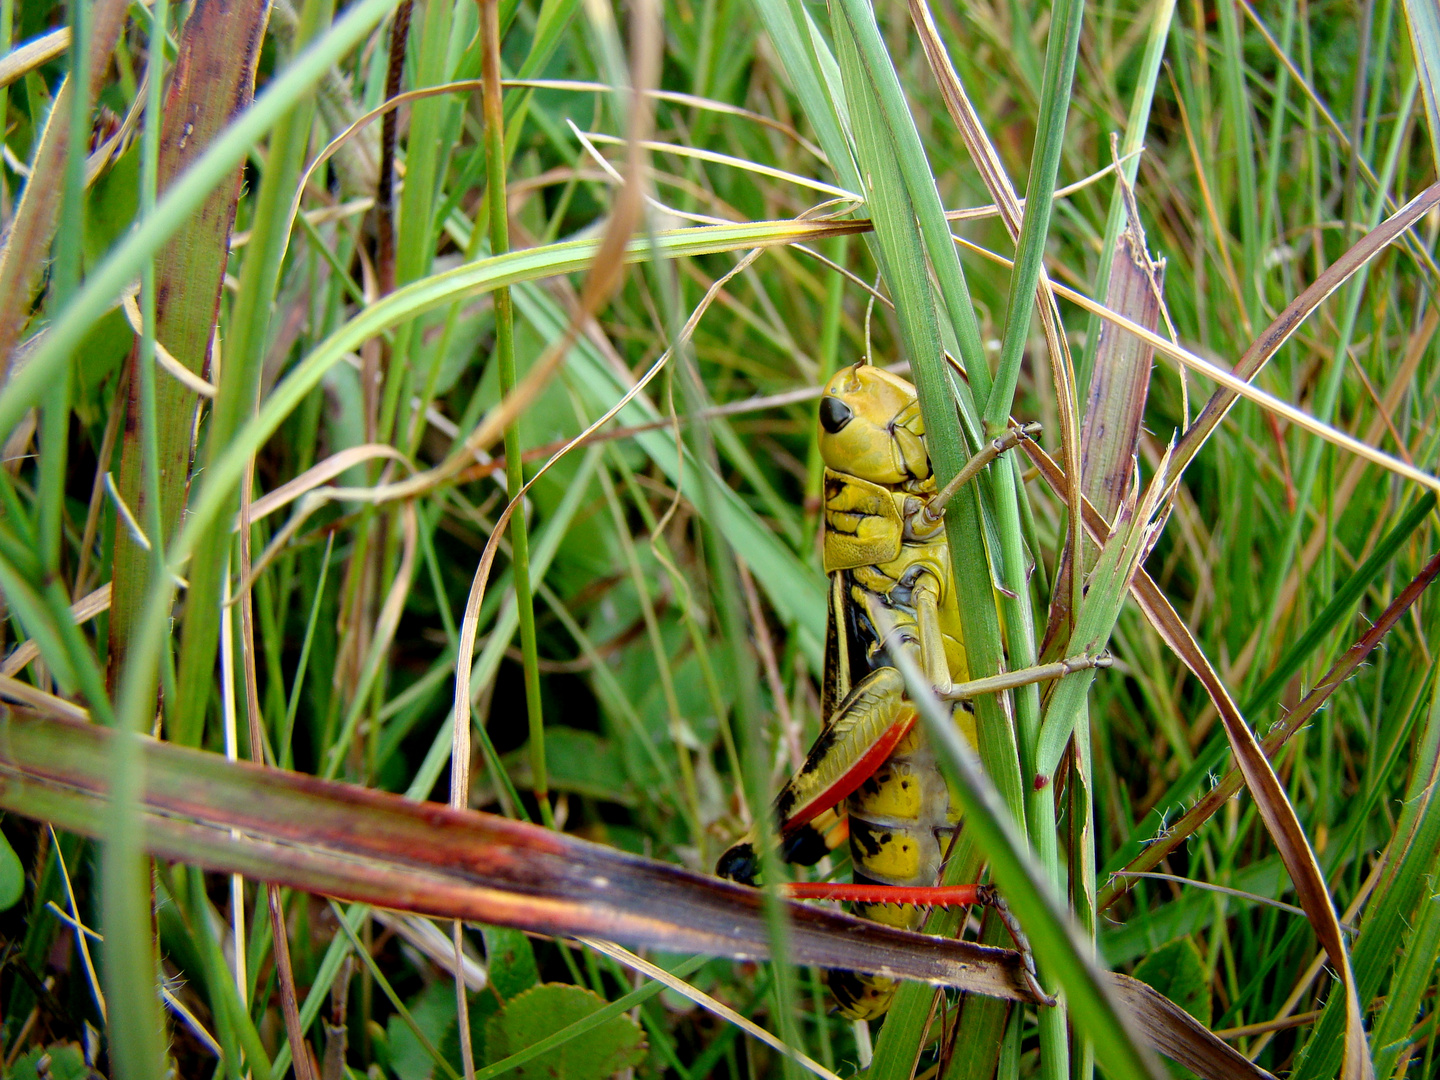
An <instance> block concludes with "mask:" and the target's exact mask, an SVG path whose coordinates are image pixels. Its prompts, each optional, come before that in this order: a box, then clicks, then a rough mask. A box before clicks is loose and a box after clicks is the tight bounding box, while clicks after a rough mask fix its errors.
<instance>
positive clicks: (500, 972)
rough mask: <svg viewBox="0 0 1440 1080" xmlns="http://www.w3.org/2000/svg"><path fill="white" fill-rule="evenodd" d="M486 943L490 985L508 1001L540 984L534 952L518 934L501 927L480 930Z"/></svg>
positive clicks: (523, 937)
mask: <svg viewBox="0 0 1440 1080" xmlns="http://www.w3.org/2000/svg"><path fill="white" fill-rule="evenodd" d="M480 932H481V935H482V936H483V937H484V939H485V960H486V962H487V963H488V964H489V968H490V985H491V986H493V987H494V988H495V992H496V993H497V994H499V995H500V996H501V997H502V998H505V999H506V1000H507V1001H508V1000H509V999H510V998H513V997H515V996H516V995H517V994H519V993H521V992H522V991H525V990H529V989H530V988H531V987H532V986H534V985H535V984H536V983H538V982H539V981H540V968H539V966H538V965H537V964H536V963H535V950H534V949H532V948H531V947H530V939H529V938H527V937H526V936H525V935H524V934H522V933H521V932H520V931H519V930H511V929H509V928H508V927H503V926H486V927H482V928H481V931H480Z"/></svg>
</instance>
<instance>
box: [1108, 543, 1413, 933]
mask: <svg viewBox="0 0 1440 1080" xmlns="http://www.w3.org/2000/svg"><path fill="white" fill-rule="evenodd" d="M1437 576H1440V554H1437V555H1435V556H1433V557H1432V558H1431V559H1430V561H1429V562H1427V563H1426V564H1425V566H1424V568H1423V569H1422V570H1421V571H1420V573H1419V574H1417V575H1416V576H1415V578H1414V580H1412V581H1411V582H1410V583H1409V584H1408V585H1406V586H1405V588H1404V589H1402V590H1401V591H1400V594H1399V595H1398V596H1396V597H1395V599H1394V600H1392V601H1391V602H1390V605H1389V606H1388V607H1387V608H1386V609H1385V610H1384V612H1382V613H1381V615H1380V617H1379V618H1378V619H1376V620H1375V623H1374V624H1373V625H1372V626H1371V627H1370V628H1369V629H1368V630H1366V631H1365V633H1364V634H1362V635H1361V637H1360V639H1359V640H1358V641H1356V642H1355V644H1354V645H1352V646H1350V648H1349V649H1347V650H1346V651H1345V654H1344V655H1343V656H1341V657H1340V659H1339V660H1337V661H1335V663H1334V664H1333V665H1331V667H1330V670H1329V671H1327V672H1326V673H1325V677H1324V678H1322V679H1321V680H1320V682H1319V683H1317V684H1316V685H1315V687H1314V689H1312V690H1311V691H1310V692H1309V693H1308V694H1306V695H1305V697H1304V698H1302V699H1301V701H1300V703H1299V704H1298V705H1296V706H1295V708H1294V709H1293V710H1292V711H1291V712H1289V713H1287V714H1286V715H1285V718H1284V719H1283V720H1282V721H1281V722H1280V723H1279V724H1277V725H1275V727H1274V728H1273V729H1272V730H1271V731H1270V733H1269V734H1268V735H1266V736H1265V741H1264V742H1263V743H1262V744H1261V745H1262V747H1263V748H1264V751H1265V755H1266V757H1268V758H1270V759H1271V760H1274V758H1275V756H1276V755H1277V754H1278V753H1279V752H1280V748H1281V747H1282V746H1284V745H1285V744H1286V743H1287V742H1289V741H1290V739H1291V737H1292V736H1294V734H1295V733H1296V732H1297V731H1299V730H1300V729H1301V728H1302V727H1304V726H1305V725H1306V724H1307V723H1309V722H1310V718H1311V717H1312V716H1314V715H1315V714H1316V713H1317V712H1319V711H1320V709H1321V708H1322V707H1323V706H1324V705H1325V703H1326V702H1327V701H1329V700H1330V697H1331V696H1332V695H1333V694H1334V693H1335V691H1336V690H1338V689H1340V686H1341V684H1342V683H1344V682H1345V680H1346V679H1348V678H1350V676H1351V675H1353V674H1354V672H1355V670H1356V669H1357V668H1358V667H1359V666H1360V665H1361V664H1363V663H1364V662H1365V658H1366V657H1367V656H1369V655H1370V654H1371V653H1372V652H1373V651H1374V650H1375V647H1376V646H1378V645H1379V644H1380V642H1381V641H1382V640H1383V639H1384V637H1385V635H1386V634H1388V633H1389V632H1390V631H1391V629H1392V628H1393V627H1394V626H1395V624H1396V623H1397V622H1399V621H1400V619H1401V618H1402V617H1403V616H1404V615H1405V613H1406V612H1407V611H1409V610H1410V609H1411V607H1413V606H1414V604H1415V602H1416V601H1417V600H1419V599H1420V594H1421V593H1423V592H1424V591H1425V590H1426V589H1428V588H1429V587H1430V585H1431V584H1432V583H1433V582H1434V581H1435V578H1436V577H1437ZM1243 782H1244V779H1243V777H1242V776H1241V774H1240V770H1239V769H1231V770H1230V772H1228V773H1227V774H1226V775H1225V777H1224V778H1223V779H1222V780H1221V781H1220V782H1219V783H1218V784H1216V785H1215V786H1214V787H1213V788H1211V789H1210V790H1209V791H1208V792H1206V794H1205V795H1204V796H1203V797H1202V798H1201V799H1200V801H1199V802H1197V803H1196V804H1195V805H1194V806H1192V807H1191V808H1190V809H1189V810H1188V811H1186V813H1185V816H1184V817H1182V818H1180V820H1179V821H1177V822H1175V824H1174V825H1173V826H1171V827H1170V828H1169V829H1167V830H1166V831H1165V835H1163V836H1160V837H1157V838H1156V839H1155V841H1154V842H1153V843H1151V844H1147V845H1146V847H1145V850H1144V851H1142V852H1141V853H1140V854H1139V855H1137V856H1136V857H1135V858H1134V859H1133V860H1132V861H1131V862H1129V863H1127V864H1126V866H1125V870H1123V871H1121V874H1124V873H1125V872H1126V871H1142V870H1149V869H1150V868H1151V867H1153V866H1158V865H1159V864H1160V861H1161V860H1162V859H1164V858H1165V857H1166V856H1167V855H1169V854H1170V853H1171V852H1173V851H1174V850H1175V849H1176V848H1177V847H1179V846H1180V845H1181V844H1183V843H1185V841H1186V840H1188V839H1189V838H1190V837H1191V836H1192V835H1193V834H1194V833H1195V831H1196V830H1197V829H1198V828H1199V827H1200V826H1201V825H1202V824H1203V823H1204V822H1206V821H1208V820H1209V819H1210V818H1211V817H1212V816H1213V815H1214V814H1215V812H1216V811H1217V810H1219V809H1220V807H1222V806H1224V805H1225V803H1226V802H1227V801H1229V799H1230V797H1231V796H1232V795H1234V794H1235V793H1236V792H1237V791H1239V790H1240V787H1241V784H1242V783H1243ZM1128 887H1129V882H1128V881H1127V880H1126V878H1124V877H1123V876H1121V877H1117V878H1115V879H1114V880H1113V881H1112V882H1111V883H1110V884H1108V885H1106V887H1105V888H1104V889H1103V890H1102V891H1101V893H1100V897H1099V899H1098V901H1097V903H1098V906H1099V907H1100V908H1101V909H1104V908H1106V907H1109V906H1110V905H1111V904H1113V903H1114V902H1115V901H1116V900H1118V899H1119V898H1120V897H1121V896H1122V895H1124V893H1125V891H1126V889H1127V888H1128Z"/></svg>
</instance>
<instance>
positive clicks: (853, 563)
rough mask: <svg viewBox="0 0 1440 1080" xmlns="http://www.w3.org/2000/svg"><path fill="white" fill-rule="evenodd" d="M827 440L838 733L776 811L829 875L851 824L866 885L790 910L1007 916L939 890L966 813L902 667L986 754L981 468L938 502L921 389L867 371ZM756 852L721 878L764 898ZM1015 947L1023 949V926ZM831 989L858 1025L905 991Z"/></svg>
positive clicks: (848, 393) (837, 391)
mask: <svg viewBox="0 0 1440 1080" xmlns="http://www.w3.org/2000/svg"><path fill="white" fill-rule="evenodd" d="M1036 430H1038V426H1036V425H1031V426H1029V427H1027V428H1024V429H1019V430H1017V431H1015V432H1014V433H1013V434H1012V435H1011V436H1010V437H1009V438H1008V439H1006V440H997V442H996V444H994V445H993V446H992V447H990V448H988V456H985V455H981V456H980V457H977V462H978V463H979V464H983V461H988V460H990V459H991V458H993V457H994V456H995V454H996V453H998V452H1000V451H1001V450H1003V449H1004V448H1005V446H1006V445H1013V444H1014V442H1015V441H1017V440H1018V439H1019V438H1023V437H1026V436H1028V435H1031V434H1033V433H1034V432H1035V431H1036ZM819 440H820V455H821V457H822V459H823V460H824V463H825V474H824V500H823V514H824V563H825V572H826V574H828V575H829V578H830V600H829V608H830V612H829V622H828V628H827V633H826V644H825V671H824V676H823V685H822V693H821V709H822V720H823V728H822V730H821V733H820V736H819V738H817V739H816V740H815V744H814V745H813V746H812V747H811V748H810V752H809V754H808V755H807V756H806V759H805V763H804V764H803V765H802V766H801V767H800V770H799V771H798V772H797V773H796V774H795V775H794V776H792V777H791V778H790V780H789V781H788V782H787V783H786V784H785V786H784V787H783V788H781V790H780V793H779V795H778V796H777V797H776V799H775V806H774V813H775V818H776V823H777V825H778V828H779V832H780V842H781V857H782V858H783V859H785V861H787V862H792V863H799V864H801V865H807V866H808V865H814V864H815V863H816V862H818V861H819V860H820V859H821V858H823V857H824V856H825V854H827V853H828V851H829V850H830V849H831V847H832V846H833V845H832V843H831V839H832V838H843V833H844V830H843V829H842V828H841V822H840V818H841V817H842V816H843V817H844V818H846V819H848V826H849V839H850V858H851V863H852V865H853V884H852V885H851V886H848V887H847V886H838V887H837V886H829V885H824V886H813V885H812V886H799V887H795V886H792V887H791V889H790V895H792V896H805V897H812V898H826V899H843V900H849V901H851V902H852V903H853V904H854V910H855V912H856V914H859V915H862V916H864V917H866V918H870V919H874V920H876V921H877V922H882V923H886V924H888V925H891V926H898V927H902V928H905V929H914V928H916V927H918V926H919V925H920V924H921V922H922V921H923V919H924V917H925V906H927V905H936V904H944V903H956V904H960V903H975V902H977V901H978V902H988V903H995V902H996V897H995V895H994V892H993V890H991V889H989V888H988V887H984V886H973V885H972V886H959V887H955V888H951V889H938V888H936V882H937V881H938V879H939V875H940V870H941V864H942V862H943V860H944V857H945V853H946V851H947V849H948V846H949V843H950V841H951V839H952V838H953V836H954V835H955V831H956V828H957V827H958V825H959V823H960V813H959V810H958V807H957V805H956V803H955V802H954V801H953V800H952V798H951V795H950V791H949V789H948V787H947V785H946V783H945V780H944V778H943V777H942V776H941V774H940V770H939V768H938V765H937V763H936V760H935V757H934V753H933V751H932V750H931V748H930V746H929V744H928V742H927V741H926V739H925V738H924V735H923V732H922V731H921V730H920V729H919V728H918V727H917V726H916V719H917V714H916V711H915V708H914V706H913V705H912V704H911V702H910V701H909V699H908V698H907V696H906V692H905V681H904V678H903V677H902V675H901V673H900V670H899V669H898V668H897V667H895V666H894V664H893V662H892V660H891V659H890V655H891V653H892V652H893V651H894V650H896V649H904V650H907V652H908V653H909V655H910V656H911V657H912V658H913V659H914V661H915V663H916V666H917V667H918V669H919V670H920V671H921V672H923V674H924V676H925V678H926V679H927V680H928V681H929V682H930V684H931V685H932V686H933V687H934V689H935V691H936V693H937V694H938V695H939V696H940V697H941V698H942V699H949V700H952V701H953V702H954V705H953V708H952V716H953V719H954V722H955V724H956V726H957V727H958V728H959V729H960V731H961V732H962V733H963V734H964V735H965V737H966V738H967V739H969V741H970V742H971V744H972V745H974V743H975V719H974V706H973V704H971V702H970V701H969V700H966V699H967V698H969V697H973V696H974V695H975V693H977V692H983V691H982V690H981V689H980V686H979V684H971V685H969V686H967V685H965V684H966V683H967V680H968V679H969V670H968V668H967V665H966V660H965V646H964V642H963V637H962V634H961V629H960V607H959V605H960V602H961V598H960V597H959V596H957V595H956V590H955V587H954V578H953V575H952V572H951V564H950V551H949V545H948V544H947V542H946V539H945V529H944V516H943V506H944V503H945V501H946V500H947V499H948V497H949V495H951V494H953V492H954V490H955V489H956V488H957V487H958V483H959V482H963V481H964V479H965V478H966V477H967V476H973V475H974V472H975V471H978V467H979V464H976V466H975V469H973V470H972V469H971V468H970V467H968V466H967V469H966V470H965V471H964V472H963V473H962V475H961V477H957V482H955V483H952V484H951V485H950V486H949V487H948V488H947V490H946V491H945V492H944V493H937V491H936V485H935V477H934V473H933V471H932V469H931V466H930V458H929V455H928V454H927V452H926V449H925V428H924V424H923V422H922V421H921V418H920V403H919V400H918V398H917V396H916V392H915V388H914V387H913V386H912V385H911V384H910V383H908V382H906V381H905V380H904V379H902V378H900V377H899V376H896V375H892V374H890V373H889V372H887V371H885V370H884V369H882V368H877V367H873V366H869V365H865V364H857V365H855V366H853V367H847V368H844V369H842V370H841V371H839V372H837V373H836V374H835V376H834V377H833V378H832V379H831V380H830V381H829V383H827V384H826V386H825V391H824V394H823V396H822V397H821V399H820V433H819ZM981 458H983V461H982V460H981ZM984 602H987V603H990V602H993V601H992V600H991V598H990V597H986V598H984ZM1094 662H1095V661H1093V660H1087V659H1085V658H1081V660H1080V661H1078V664H1079V665H1082V666H1083V665H1084V664H1086V663H1094ZM1053 666H1054V667H1056V668H1057V670H1056V671H1043V672H1042V671H1040V669H1036V676H1037V677H1046V676H1051V677H1053V676H1054V675H1056V674H1060V673H1062V672H1063V671H1064V670H1071V669H1073V668H1074V667H1076V666H1077V662H1076V661H1070V662H1066V663H1065V664H1062V665H1053ZM1016 674H1017V675H1020V674H1022V673H1016ZM1022 681H1028V680H1022ZM756 842H757V841H756V840H755V838H753V837H752V838H747V839H746V840H743V841H741V842H740V843H737V844H735V845H734V846H733V847H731V848H730V849H729V850H727V851H726V852H725V854H724V855H722V856H721V858H720V861H719V864H718V865H717V867H716V872H717V873H718V874H720V876H722V877H727V878H731V879H733V880H736V881H741V882H745V883H747V884H754V883H755V881H756V878H757V876H758V871H759V859H758V856H757V852H756V846H755V845H756ZM1007 925H1011V924H1010V923H1009V922H1008V919H1007ZM1012 932H1014V933H1017V934H1018V931H1017V930H1015V928H1014V927H1013V925H1012ZM1017 940H1020V939H1017ZM1022 949H1023V944H1022ZM1027 960H1028V955H1027ZM829 985H830V990H831V993H832V994H833V995H834V997H835V999H836V1002H837V1003H838V1005H839V1009H840V1012H841V1013H842V1014H844V1015H846V1016H848V1017H851V1018H852V1019H871V1018H874V1017H878V1016H880V1015H882V1014H883V1013H884V1012H885V1010H886V1009H888V1008H889V1005H890V1001H891V999H892V998H893V997H894V994H895V990H896V988H897V984H896V983H895V981H894V980H892V979H887V978H883V977H880V976H873V975H865V974H861V973H858V972H853V971H832V972H830V973H829Z"/></svg>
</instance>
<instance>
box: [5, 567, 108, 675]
mask: <svg viewBox="0 0 1440 1080" xmlns="http://www.w3.org/2000/svg"><path fill="white" fill-rule="evenodd" d="M109 610H110V586H109V584H108V583H107V584H104V585H101V586H100V588H98V589H96V590H95V591H94V592H92V593H89V594H87V595H85V596H83V597H81V598H80V599H79V600H77V601H75V603H73V604H71V605H70V617H71V618H73V619H74V620H75V625H76V626H79V625H80V624H81V623H84V622H88V621H89V620H91V619H93V618H94V617H95V616H96V615H99V614H100V613H101V612H102V611H109ZM39 655H40V646H39V645H37V644H35V639H34V638H31V639H29V640H28V641H22V642H21V643H20V644H19V645H17V646H15V649H14V651H13V652H11V653H10V655H9V656H7V657H5V661H4V663H0V675H4V676H7V677H8V676H12V675H17V674H19V673H20V672H21V671H23V670H24V669H25V666H26V665H27V664H30V663H32V662H33V661H34V660H35V659H37V658H38V657H39Z"/></svg>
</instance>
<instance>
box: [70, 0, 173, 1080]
mask: <svg viewBox="0 0 1440 1080" xmlns="http://www.w3.org/2000/svg"><path fill="white" fill-rule="evenodd" d="M82 6H83V5H82ZM168 16H169V6H168V0H156V3H155V4H154V5H153V7H152V9H151V19H152V24H151V31H150V45H149V55H150V61H149V63H150V65H151V68H152V71H153V77H152V78H150V79H149V80H148V84H147V98H146V103H145V106H146V116H147V117H149V118H151V122H149V123H147V124H146V125H145V131H144V134H143V137H142V138H143V142H142V148H141V154H142V169H141V188H140V210H141V213H142V214H143V213H146V212H153V210H154V206H155V200H156V188H157V179H156V176H157V168H158V163H159V156H160V109H161V87H162V85H163V81H164V80H163V72H164V67H165V61H164V51H165V50H164V46H163V42H164V41H165V37H166V26H167V23H168ZM77 97H81V95H77ZM83 97H84V99H85V100H88V95H84V96H83ZM87 126H88V125H87ZM73 136H74V132H72V150H73V149H74V148H75V142H76V140H74V138H73ZM87 143H88V139H80V140H78V145H79V147H80V150H81V153H80V157H81V160H82V162H83V160H84V154H83V149H84V147H85V146H86V145H87ZM67 220H75V219H71V218H67ZM141 273H142V292H143V294H144V295H142V297H141V302H142V304H143V308H142V318H143V319H144V325H143V328H142V331H143V332H142V337H141V343H140V348H141V356H140V368H141V370H140V376H141V385H140V392H141V408H142V410H144V411H145V412H148V415H144V413H142V421H141V422H142V424H144V426H145V432H144V433H143V435H144V466H145V473H146V480H147V483H148V482H154V484H155V487H153V488H151V490H152V491H155V492H158V491H159V490H160V487H159V476H158V471H159V463H158V462H159V451H158V447H157V445H156V430H157V429H156V426H155V425H156V418H155V417H156V408H155V371H154V361H155V292H154V282H155V264H154V261H153V260H152V259H146V260H145V261H144V264H143V267H142V271H141ZM67 366H68V365H67ZM150 501H151V504H152V506H153V513H152V515H151V519H150V522H149V527H150V528H151V530H152V536H153V537H154V539H153V541H152V544H151V559H150V566H151V572H150V580H151V581H152V582H160V581H162V580H163V575H164V565H163V562H164V558H163V556H164V553H163V548H162V544H163V542H164V541H163V535H164V534H163V533H162V532H160V531H159V529H160V524H159V522H160V504H159V500H158V499H156V500H150ZM144 730H145V729H144V728H143V727H122V729H121V731H120V732H119V733H118V734H119V736H120V737H119V738H118V739H117V740H116V742H115V753H114V756H113V767H114V776H115V778H116V783H115V791H114V793H113V794H112V800H113V801H112V808H113V809H112V820H111V829H110V834H109V837H108V842H107V843H106V844H105V845H104V851H103V854H102V857H101V906H102V917H103V919H104V926H105V944H104V948H103V955H104V959H105V973H106V979H105V983H106V990H107V991H108V998H109V1012H108V1016H107V1020H108V1021H109V1023H108V1025H107V1026H108V1027H109V1035H110V1053H111V1058H112V1063H113V1067H114V1069H115V1072H116V1074H117V1075H118V1076H120V1077H122V1078H127V1077H135V1078H139V1077H147V1076H156V1075H161V1073H160V1072H157V1071H156V1070H157V1067H158V1068H159V1069H160V1070H162V1071H163V1068H164V1064H165V1052H164V1041H163V1031H164V1029H163V1027H162V1024H161V1018H160V1010H159V1008H158V1007H157V1004H156V1000H155V992H154V983H155V979H156V976H157V974H158V957H157V956H156V955H155V932H154V927H153V923H152V921H151V912H150V859H149V858H148V857H147V856H146V854H145V849H144V838H143V836H142V835H141V829H142V826H141V823H140V810H139V806H138V799H139V793H140V791H141V790H143V788H144V784H145V779H144V775H143V773H144V765H143V763H142V761H141V758H140V747H139V738H140V735H141V733H142V732H143V731H144Z"/></svg>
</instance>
